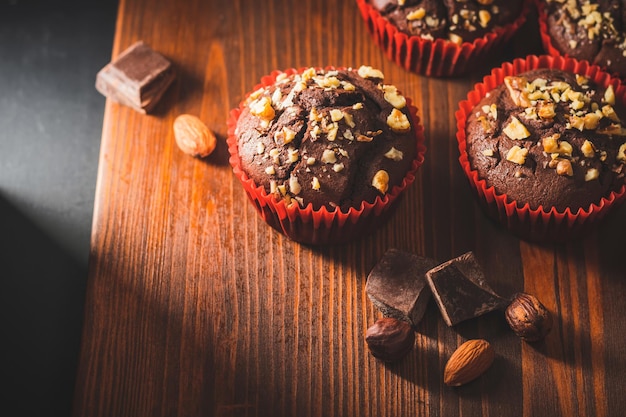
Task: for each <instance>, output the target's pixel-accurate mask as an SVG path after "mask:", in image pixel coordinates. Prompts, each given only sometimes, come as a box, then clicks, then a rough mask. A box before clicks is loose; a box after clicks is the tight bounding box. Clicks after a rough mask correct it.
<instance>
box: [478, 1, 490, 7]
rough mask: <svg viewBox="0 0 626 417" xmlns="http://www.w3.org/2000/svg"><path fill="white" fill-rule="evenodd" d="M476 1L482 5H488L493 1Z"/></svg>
mask: <svg viewBox="0 0 626 417" xmlns="http://www.w3.org/2000/svg"><path fill="white" fill-rule="evenodd" d="M478 3H480V4H482V5H483V6H489V5H490V4H491V3H493V0H478Z"/></svg>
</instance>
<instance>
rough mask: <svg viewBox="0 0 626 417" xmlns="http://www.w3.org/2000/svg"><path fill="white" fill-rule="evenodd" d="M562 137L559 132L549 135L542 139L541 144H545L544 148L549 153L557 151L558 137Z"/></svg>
mask: <svg viewBox="0 0 626 417" xmlns="http://www.w3.org/2000/svg"><path fill="white" fill-rule="evenodd" d="M560 137H561V135H559V134H558V133H555V134H554V135H551V136H547V137H545V138H543V139H541V145H542V146H543V150H544V151H546V152H547V153H555V152H557V151H558V149H559V142H558V139H559V138H560Z"/></svg>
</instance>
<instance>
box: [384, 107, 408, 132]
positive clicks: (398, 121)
mask: <svg viewBox="0 0 626 417" xmlns="http://www.w3.org/2000/svg"><path fill="white" fill-rule="evenodd" d="M387 125H388V126H389V127H390V128H391V130H393V131H395V132H406V131H409V130H411V123H410V122H409V118H408V117H406V114H404V113H402V112H401V111H400V110H398V109H396V108H394V109H393V110H391V113H390V114H389V116H388V117H387Z"/></svg>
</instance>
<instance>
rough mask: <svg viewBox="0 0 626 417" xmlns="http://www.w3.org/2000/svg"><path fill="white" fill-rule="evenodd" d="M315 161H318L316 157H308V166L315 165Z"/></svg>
mask: <svg viewBox="0 0 626 417" xmlns="http://www.w3.org/2000/svg"><path fill="white" fill-rule="evenodd" d="M315 162H316V159H315V158H313V157H312V156H309V157H308V158H307V159H306V164H307V165H308V166H311V165H315Z"/></svg>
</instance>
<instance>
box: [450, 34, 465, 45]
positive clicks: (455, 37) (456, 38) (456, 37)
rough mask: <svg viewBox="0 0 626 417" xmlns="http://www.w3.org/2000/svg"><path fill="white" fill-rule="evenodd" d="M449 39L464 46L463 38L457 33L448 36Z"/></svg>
mask: <svg viewBox="0 0 626 417" xmlns="http://www.w3.org/2000/svg"><path fill="white" fill-rule="evenodd" d="M448 39H449V40H450V42H452V43H455V44H457V45H459V46H461V45H462V44H463V38H462V37H460V36H459V35H457V34H456V33H450V34H448Z"/></svg>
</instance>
